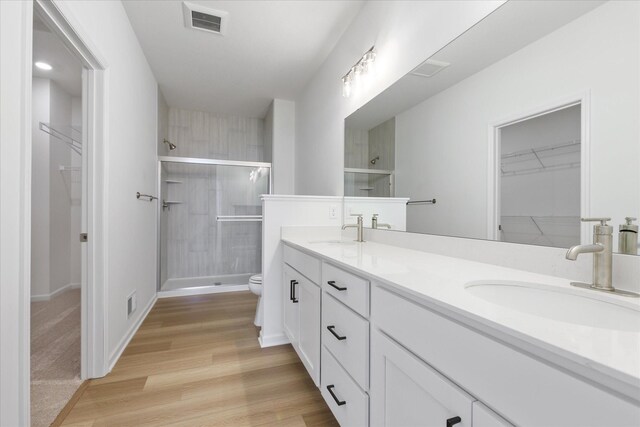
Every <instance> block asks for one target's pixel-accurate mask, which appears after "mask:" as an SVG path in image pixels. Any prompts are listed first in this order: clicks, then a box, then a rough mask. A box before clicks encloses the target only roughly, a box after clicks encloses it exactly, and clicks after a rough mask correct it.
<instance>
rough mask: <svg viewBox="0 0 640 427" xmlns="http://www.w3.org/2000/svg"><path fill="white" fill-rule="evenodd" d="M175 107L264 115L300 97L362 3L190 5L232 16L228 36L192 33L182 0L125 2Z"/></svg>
mask: <svg viewBox="0 0 640 427" xmlns="http://www.w3.org/2000/svg"><path fill="white" fill-rule="evenodd" d="M123 3H124V6H125V9H126V11H127V14H128V16H129V20H130V21H131V24H132V26H133V29H134V31H135V32H136V35H137V36H138V40H139V41H140V44H141V45H142V48H143V50H144V53H145V55H146V57H147V60H148V61H149V64H150V66H151V69H152V70H153V73H154V75H155V77H156V79H157V80H158V83H159V85H160V89H161V91H162V93H163V95H164V97H165V99H166V101H167V104H168V105H169V106H171V107H178V108H186V109H192V110H202V111H210V112H215V113H224V114H230V115H238V116H245V117H264V115H265V114H266V111H267V109H268V107H269V104H270V102H271V100H272V99H274V98H281V99H289V100H293V99H295V98H296V96H297V94H298V93H299V92H300V91H301V90H302V89H303V88H304V86H305V84H306V82H307V81H308V80H309V79H310V78H311V77H312V76H313V74H314V73H315V71H316V70H317V69H318V68H319V67H320V65H321V64H322V63H323V62H324V60H325V58H326V57H327V55H328V54H329V52H331V50H332V49H333V47H334V46H335V44H336V42H337V41H338V39H339V38H340V36H341V35H342V33H343V32H344V31H345V30H346V28H347V27H348V25H349V24H350V22H351V20H352V19H353V18H354V17H355V16H356V15H357V13H358V12H359V11H360V9H361V8H362V5H363V4H364V2H363V1H198V0H196V1H190V3H195V4H198V5H203V6H206V7H210V8H212V9H215V10H220V11H225V12H228V13H229V21H228V22H229V26H228V29H227V33H226V35H224V36H221V35H217V34H212V33H208V32H204V31H201V30H195V29H190V28H186V27H185V25H184V20H183V12H182V1H175V0H172V1H160V2H149V1H140V0H125V1H124V2H123Z"/></svg>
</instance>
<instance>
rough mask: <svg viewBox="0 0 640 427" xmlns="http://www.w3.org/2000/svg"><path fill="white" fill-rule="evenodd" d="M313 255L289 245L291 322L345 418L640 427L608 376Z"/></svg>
mask: <svg viewBox="0 0 640 427" xmlns="http://www.w3.org/2000/svg"><path fill="white" fill-rule="evenodd" d="M310 253H311V254H312V253H314V252H313V251H312V250H309V252H304V251H302V250H298V249H295V248H292V247H289V246H288V245H286V244H285V257H284V259H285V266H284V276H283V280H284V285H283V286H284V305H285V308H284V327H285V331H286V334H287V335H288V336H289V338H290V340H291V343H292V344H293V347H294V348H295V349H296V351H297V353H298V355H299V356H300V358H301V359H302V361H303V363H304V364H305V366H306V367H307V369H308V370H309V372H310V374H311V376H312V378H313V380H314V381H315V383H316V385H318V386H319V388H320V390H321V393H322V396H323V397H324V399H325V401H326V402H327V405H328V406H329V408H330V409H331V411H332V412H333V414H334V415H335V417H336V419H337V420H338V422H339V423H340V424H341V425H342V426H345V427H347V426H348V427H360V426H362V427H366V426H369V425H370V426H385V427H412V426H429V427H430V426H434V427H443V426H444V427H449V426H450V427H453V426H457V427H509V426H513V425H523V426H541V427H542V426H543V427H554V426H562V427H565V426H581V427H583V426H594V427H595V426H598V427H603V426H607V427H609V426H612V427H613V426H640V406H639V405H638V404H637V402H635V401H633V399H629V398H625V397H622V395H621V393H619V390H614V389H613V388H612V387H611V386H607V385H606V383H598V382H596V380H594V379H586V378H585V377H582V376H580V375H578V374H576V373H574V372H573V371H570V370H569V369H565V368H564V367H559V365H558V364H557V363H556V361H555V359H546V358H542V357H540V356H538V355H536V356H534V355H533V354H534V353H532V352H531V350H530V349H529V347H530V346H529V347H526V349H523V347H522V346H521V345H516V344H518V342H516V343H515V344H514V343H513V342H512V339H511V338H509V337H507V338H504V337H503V336H502V335H499V336H498V338H496V335H494V333H495V332H494V331H493V330H491V329H485V327H486V326H485V325H484V324H483V323H482V322H479V321H475V320H471V319H469V318H467V317H465V316H464V315H463V314H461V313H456V312H452V311H450V310H448V309H445V308H443V307H442V306H441V305H439V304H437V303H431V302H430V301H429V300H428V299H427V298H420V297H416V296H414V295H411V294H409V293H408V291H406V290H405V288H403V287H400V286H394V285H393V284H392V283H380V282H378V281H377V280H376V279H375V278H374V277H371V279H369V277H368V275H367V272H366V271H362V272H360V271H359V270H358V269H356V268H342V267H341V266H338V265H340V264H339V263H337V262H335V263H334V260H333V259H332V258H328V257H325V256H323V255H317V256H313V255H310ZM370 280H371V281H370Z"/></svg>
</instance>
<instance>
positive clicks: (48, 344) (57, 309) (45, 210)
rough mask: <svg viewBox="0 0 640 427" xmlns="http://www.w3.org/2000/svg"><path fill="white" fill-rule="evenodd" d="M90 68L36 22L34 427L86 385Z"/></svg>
mask: <svg viewBox="0 0 640 427" xmlns="http://www.w3.org/2000/svg"><path fill="white" fill-rule="evenodd" d="M82 68H83V67H82V63H81V62H80V61H79V60H78V59H77V57H75V56H74V54H73V53H72V52H70V51H69V50H68V49H67V48H66V46H65V45H64V43H63V42H62V41H61V40H60V38H59V37H58V35H57V34H55V33H54V32H53V31H52V30H51V29H50V27H49V26H47V24H45V22H44V21H43V19H42V18H41V16H40V14H38V13H34V15H33V69H32V75H33V77H32V86H31V95H32V100H31V106H32V108H31V116H32V132H31V147H32V149H31V157H32V158H31V162H32V163H31V166H32V168H31V212H32V214H31V230H32V232H31V425H33V426H47V425H50V424H51V423H52V422H53V420H54V419H55V417H56V416H57V414H58V413H59V412H60V411H61V410H62V408H63V407H64V406H65V404H66V403H67V401H69V399H70V398H71V397H72V396H73V394H74V393H75V391H76V390H77V389H78V387H80V385H81V383H82V379H81V372H82V370H81V336H82V334H81V301H82V295H81V293H82V290H81V276H82V255H81V251H82V248H81V242H80V240H79V236H80V233H81V217H82V206H83V204H84V201H83V197H82V196H83V192H82V188H83V182H82V178H83V175H84V174H83V173H82V165H83V148H84V147H83V143H82V117H83V115H84V114H83V111H82V110H83V109H82V105H83V102H82V96H83V94H82Z"/></svg>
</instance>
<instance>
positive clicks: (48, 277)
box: [31, 78, 80, 301]
mask: <svg viewBox="0 0 640 427" xmlns="http://www.w3.org/2000/svg"><path fill="white" fill-rule="evenodd" d="M40 122H43V123H47V124H51V126H54V127H55V128H56V129H57V130H58V131H60V132H63V133H69V132H70V126H71V123H72V98H71V96H70V95H69V94H68V93H66V92H65V91H64V90H63V89H62V88H61V87H60V86H59V85H57V84H56V83H55V82H53V81H51V80H49V79H43V78H34V79H33V86H32V166H31V167H32V179H31V206H32V215H31V249H32V255H31V299H32V301H33V300H36V301H37V300H46V299H49V298H50V297H52V296H53V295H54V294H55V293H56V292H58V291H61V290H62V289H64V288H66V287H67V286H71V285H74V284H75V285H77V284H79V283H80V248H79V242H78V238H77V234H76V235H75V239H73V238H72V237H73V235H72V229H74V230H76V229H77V230H79V226H80V217H79V214H80V209H79V204H78V205H76V206H73V200H74V199H73V195H74V190H77V189H75V188H73V185H74V182H73V181H74V180H77V179H78V178H79V174H78V173H76V172H70V171H64V172H61V171H60V166H66V167H69V166H72V164H73V160H76V162H77V163H78V164H79V161H80V156H78V155H77V154H75V153H73V152H72V150H71V149H70V148H69V147H68V146H67V145H65V144H64V143H62V142H61V141H60V140H59V139H57V138H55V137H53V136H50V135H49V134H47V133H45V132H43V131H42V130H40V127H39V124H40ZM78 196H79V194H76V197H78ZM76 200H77V201H78V202H79V199H76ZM74 208H75V209H74ZM78 232H79V231H78ZM74 256H75V259H74Z"/></svg>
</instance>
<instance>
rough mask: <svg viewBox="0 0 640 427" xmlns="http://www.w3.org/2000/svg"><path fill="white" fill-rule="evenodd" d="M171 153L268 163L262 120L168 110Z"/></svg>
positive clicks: (173, 154)
mask: <svg viewBox="0 0 640 427" xmlns="http://www.w3.org/2000/svg"><path fill="white" fill-rule="evenodd" d="M169 141H171V142H173V143H174V144H176V146H177V148H176V149H175V150H172V151H170V152H169V155H170V156H180V157H198V158H206V159H220V160H246V161H252V162H271V153H270V152H267V150H265V144H264V142H265V137H264V119H255V118H248V117H235V116H223V115H218V114H213V113H206V112H202V111H190V110H183V109H179V108H170V109H169Z"/></svg>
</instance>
